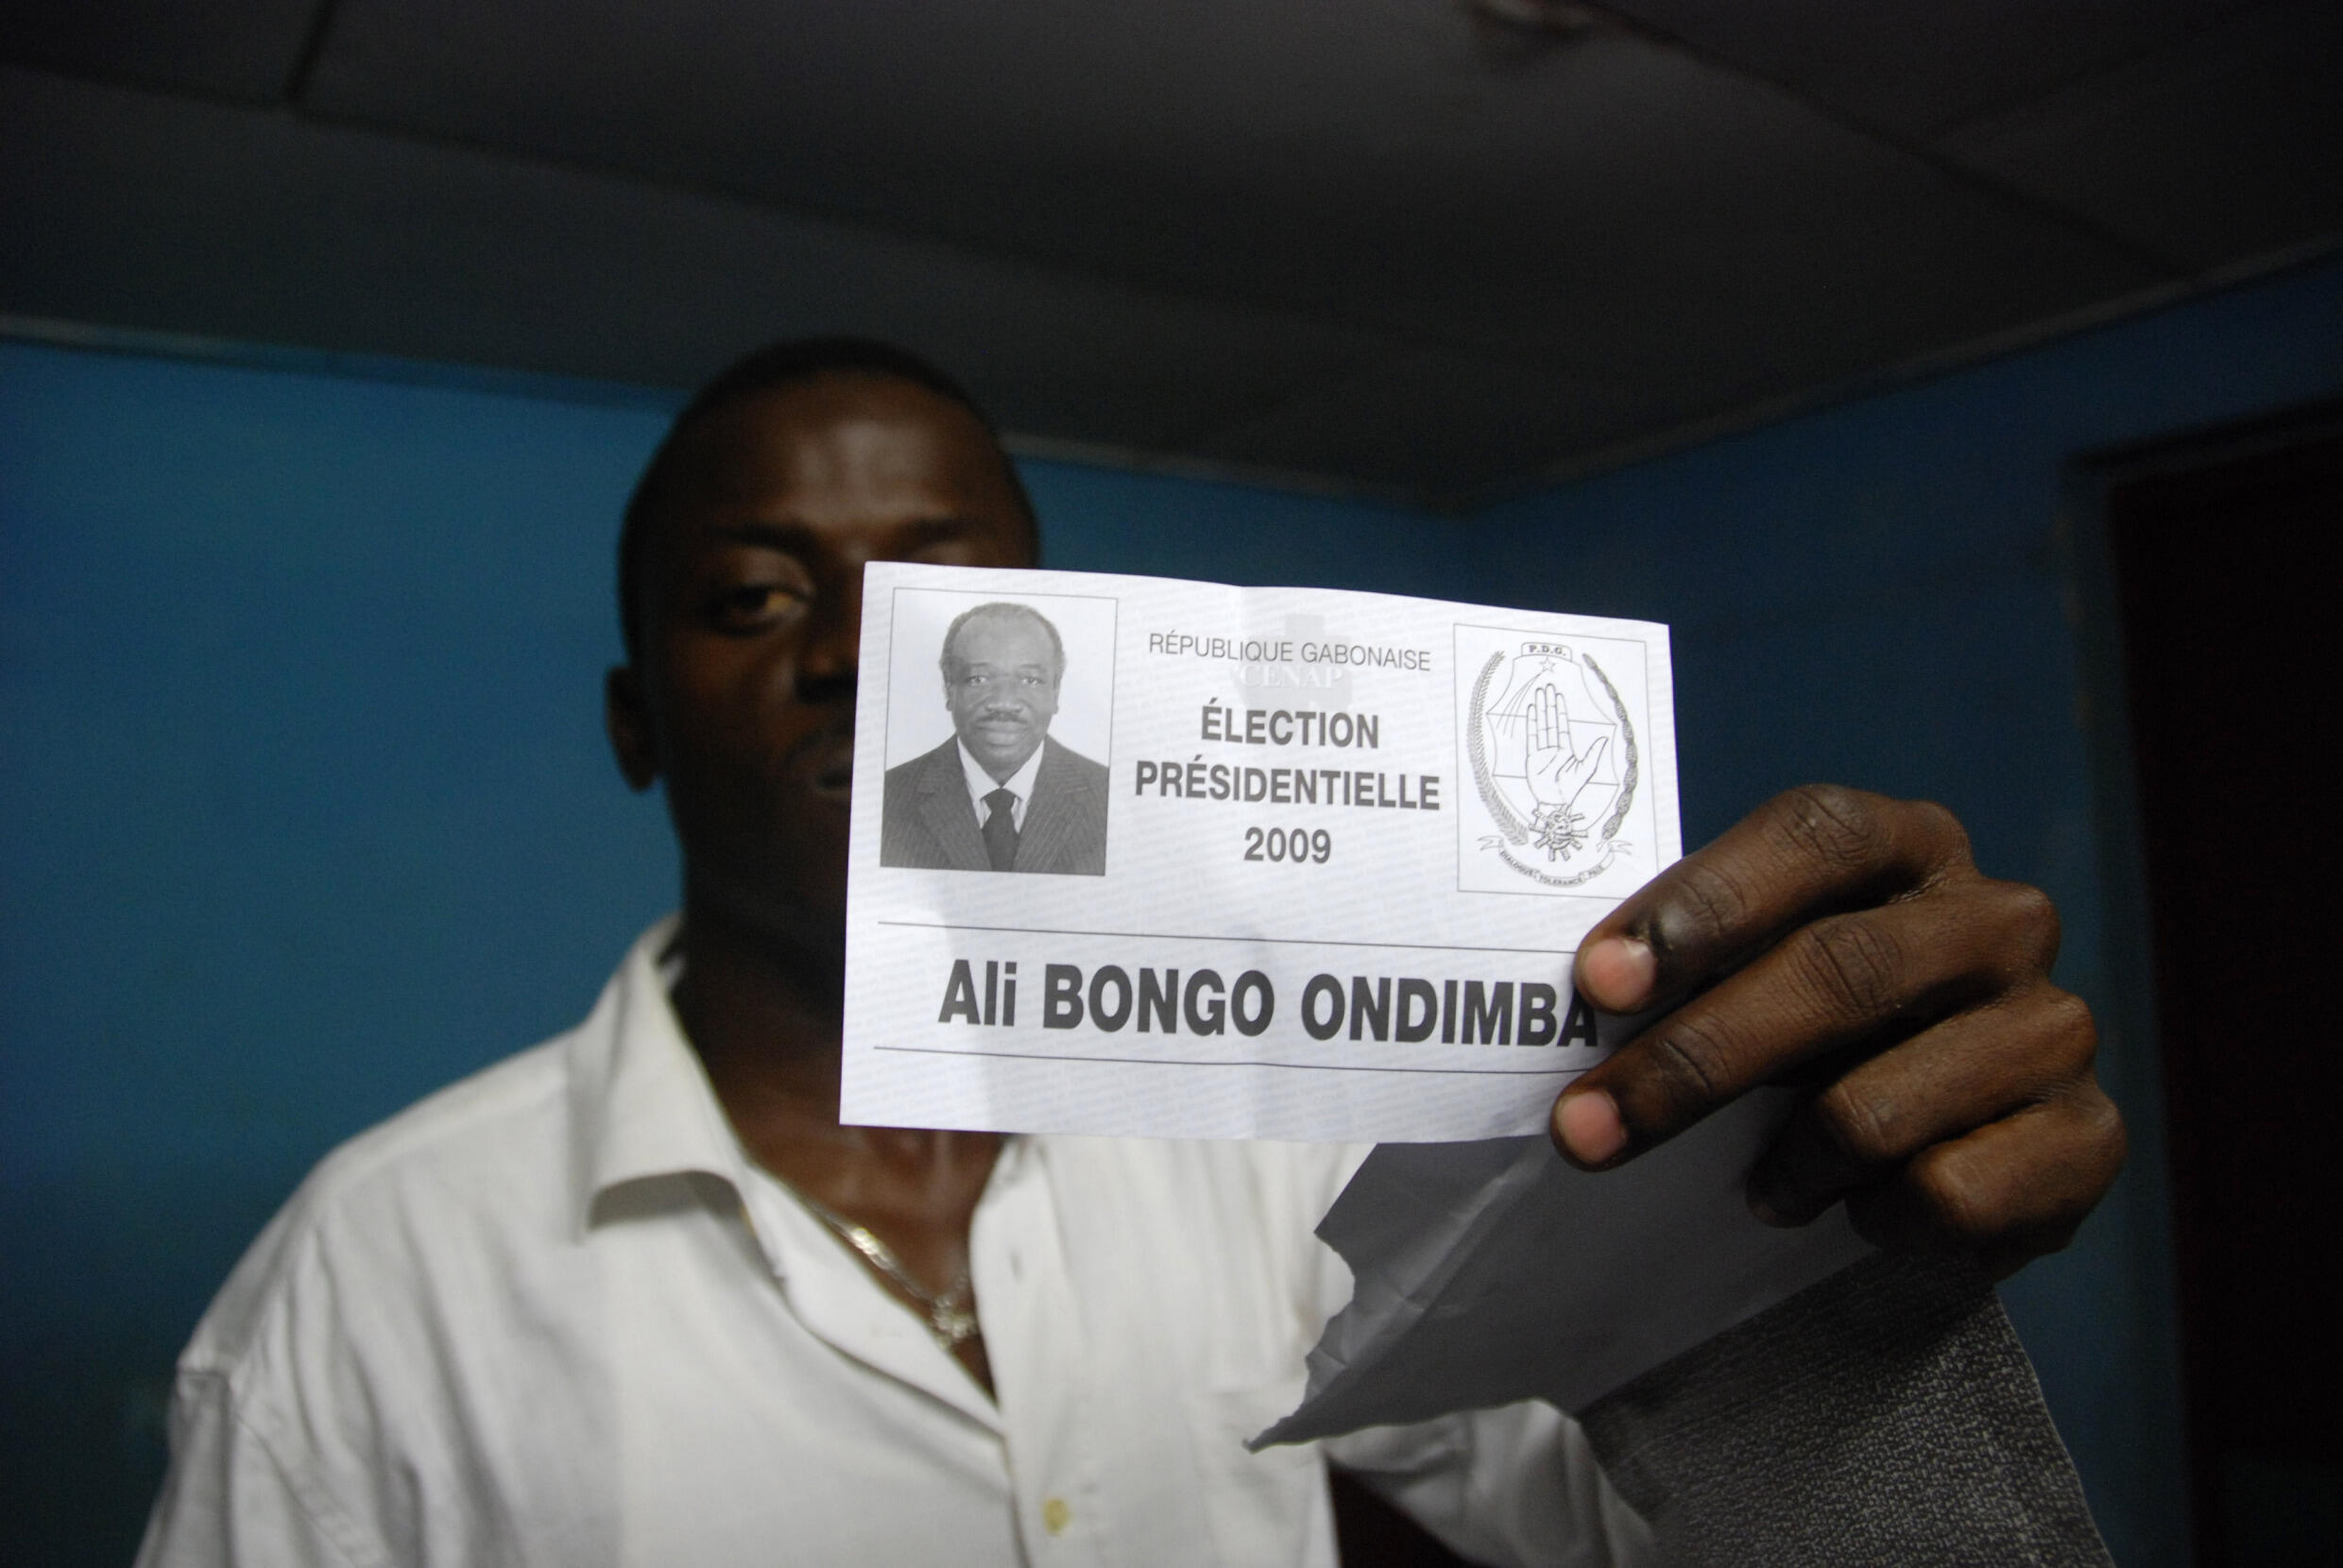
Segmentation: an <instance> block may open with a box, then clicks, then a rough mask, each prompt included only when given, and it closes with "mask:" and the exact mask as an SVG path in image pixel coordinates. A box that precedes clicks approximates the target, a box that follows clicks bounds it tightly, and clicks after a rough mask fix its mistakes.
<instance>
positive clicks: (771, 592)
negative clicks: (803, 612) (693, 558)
mask: <svg viewBox="0 0 2343 1568" xmlns="http://www.w3.org/2000/svg"><path fill="white" fill-rule="evenodd" d="M804 604H805V595H804V594H803V593H801V592H799V591H798V590H796V589H795V588H785V587H782V586H781V585H780V584H778V583H744V584H742V585H740V586H739V587H737V588H727V589H725V590H724V592H723V593H721V594H719V595H718V596H717V599H716V622H717V624H719V625H720V626H724V627H727V628H748V627H755V626H761V625H767V624H769V623H771V622H775V621H778V620H779V619H781V618H782V617H784V616H788V615H791V614H794V613H795V612H796V611H797V610H798V609H800V608H802V607H803V606H804Z"/></svg>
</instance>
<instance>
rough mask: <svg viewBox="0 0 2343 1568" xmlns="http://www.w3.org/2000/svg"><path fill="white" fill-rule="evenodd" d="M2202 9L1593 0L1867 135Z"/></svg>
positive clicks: (2105, 50) (2013, 1)
mask: <svg viewBox="0 0 2343 1568" xmlns="http://www.w3.org/2000/svg"><path fill="white" fill-rule="evenodd" d="M2206 3H2207V0H2046V3H2045V0H1959V3H1958V4H1949V5H1948V4H1935V5H1924V6H1908V5H1904V6H1898V5H1881V4H1880V3H1879V0H1604V9H1608V10H1612V11H1616V12H1618V13H1619V14H1620V15H1623V16H1627V17H1632V18H1633V19H1634V20H1636V21H1638V22H1642V23H1645V24H1648V25H1650V26H1653V27H1655V28H1657V29H1659V30H1660V31H1662V32H1663V33H1665V34H1667V35H1669V36H1671V37H1675V38H1680V39H1682V40H1684V41H1685V43H1690V44H1692V45H1694V46H1695V47H1697V48H1699V49H1701V50H1702V51H1703V52H1705V53H1707V54H1710V55H1712V56H1714V57H1716V58H1719V59H1720V60H1726V61H1730V62H1731V63H1732V64H1734V65H1735V66H1737V67H1740V68H1742V69H1745V70H1748V71H1750V72H1752V73H1753V74H1755V75H1757V76H1760V77H1766V78H1767V79H1769V80H1772V81H1776V82H1780V83H1782V84H1784V85H1786V86H1787V87H1789V88H1791V89H1792V90H1794V91H1795V92H1797V93H1798V94H1801V95H1802V96H1805V97H1808V98H1811V99H1813V100H1815V101H1816V102H1818V103H1822V104H1827V105H1830V106H1831V107H1833V108H1834V109H1837V110H1838V111H1843V112H1845V113H1847V114H1849V115H1851V116H1853V117H1854V118H1856V119H1857V120H1860V121H1862V122H1863V123H1865V124H1867V125H1873V126H1877V127H1880V128H1884V129H1888V130H1891V131H1893V132H1895V133H1897V134H1898V135H1903V136H1918V135H1926V134H1931V133H1934V132H1937V131H1940V130H1941V129H1944V128H1947V127H1949V126H1952V125H1955V124H1957V123H1958V122H1960V121H1962V120H1965V119H1968V118H1971V117H1972V116H1974V115H1976V114H1979V113H1982V112H1986V111H1992V110H1998V109H2003V108H2006V107H2008V106H2010V105H2011V104H2014V103H2019V102H2023V101H2024V100H2026V99H2027V98H2029V97H2032V96H2035V95H2037V94H2041V93H2044V92H2047V91H2049V90H2050V89H2052V88H2055V87H2058V86H2060V85H2061V84H2062V83H2064V82H2067V81H2071V80H2073V79H2075V78H2076V77H2081V76H2085V75H2088V74H2089V73H2091V72H2093V71H2096V70H2100V69H2103V68H2105V67H2107V66H2109V65H2112V64H2116V63H2118V62H2120V61H2122V60H2127V59H2129V58H2130V57H2131V56H2133V55H2136V54H2139V53H2142V52H2143V51H2146V50H2148V49H2152V48H2155V47H2158V46H2160V45H2162V44H2163V43H2168V42H2169V41H2171V40H2172V39H2173V38H2175V37H2177V36H2179V34H2180V32H2181V29H2182V27H2183V26H2186V25H2187V24H2188V22H2189V21H2190V19H2191V16H2192V11H2193V8H2197V7H2201V6H2203V5H2205V4H2206Z"/></svg>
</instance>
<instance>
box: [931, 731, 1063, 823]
mask: <svg viewBox="0 0 2343 1568" xmlns="http://www.w3.org/2000/svg"><path fill="white" fill-rule="evenodd" d="M952 743H953V744H954V745H955V746H957V747H958V748H959V750H960V771H961V772H962V773H963V774H964V775H966V777H967V780H968V798H969V799H970V800H972V801H974V802H975V803H976V814H977V817H978V818H979V820H982V819H983V815H984V797H985V796H986V795H988V794H991V793H993V792H994V791H995V790H1006V791H1008V792H1009V793H1011V794H1013V795H1015V796H1017V804H1018V810H1019V812H1020V813H1021V812H1022V811H1023V810H1024V808H1025V803H1026V802H1028V801H1030V800H1032V799H1033V798H1034V775H1035V774H1038V773H1039V772H1040V771H1041V754H1042V753H1043V752H1044V751H1047V750H1048V749H1049V746H1050V742H1049V741H1048V740H1047V739H1046V738H1045V739H1044V740H1043V741H1042V742H1041V744H1040V745H1037V746H1035V748H1034V754H1033V755H1032V756H1031V757H1028V758H1025V763H1024V765H1023V766H1022V767H1020V768H1018V770H1017V772H1015V773H1013V774H1011V775H1009V776H1008V777H1007V778H1004V779H1001V780H999V781H998V782H996V781H995V780H994V778H993V775H991V774H988V773H986V772H985V771H984V765H983V763H981V762H979V761H978V760H977V759H976V758H973V757H970V756H969V755H968V743H967V742H966V741H953V742H952Z"/></svg>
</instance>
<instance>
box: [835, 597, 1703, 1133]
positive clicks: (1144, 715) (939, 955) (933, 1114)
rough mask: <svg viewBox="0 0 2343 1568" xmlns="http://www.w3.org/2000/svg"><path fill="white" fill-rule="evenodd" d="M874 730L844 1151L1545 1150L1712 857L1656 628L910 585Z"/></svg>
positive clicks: (881, 603) (865, 671)
mask: <svg viewBox="0 0 2343 1568" xmlns="http://www.w3.org/2000/svg"><path fill="white" fill-rule="evenodd" d="M857 704H858V706H857V719H856V727H855V745H854V792H853V808H852V811H853V815H852V828H851V835H850V848H849V854H850V857H851V859H850V862H849V865H850V874H849V882H848V895H847V984H846V996H847V1001H846V1018H845V1039H844V1053H843V1054H844V1085H843V1095H842V1101H841V1114H842V1116H844V1118H845V1119H846V1120H847V1122H849V1123H857V1124H864V1125H888V1126H913V1127H937V1128H965V1129H972V1130H989V1131H999V1132H1026V1133H1040V1132H1050V1133H1114V1134H1137V1135H1143V1136H1158V1137H1215V1138H1283V1139H1339V1140H1344V1141H1352V1140H1360V1141H1364V1140H1375V1141H1387V1142H1388V1141H1405V1142H1428V1141H1440V1140H1456V1139H1486V1138H1493V1137H1501V1136H1504V1135H1507V1134H1518V1133H1530V1132H1532V1131H1535V1130H1537V1129H1539V1128H1542V1127H1543V1126H1544V1125H1545V1121H1546V1117H1547V1115H1548V1110H1549V1108H1550V1107H1551V1105H1552V1103H1553V1100H1554V1097H1555V1095H1556V1094H1557V1093H1558V1092H1559V1091H1560V1090H1561V1089H1562V1087H1563V1086H1564V1085H1565V1084H1566V1083H1567V1082H1570V1081H1571V1080H1572V1079H1573V1078H1576V1077H1577V1076H1578V1075H1580V1074H1581V1073H1583V1072H1585V1071H1586V1070H1587V1069H1588V1068H1590V1067H1592V1066H1593V1065H1596V1064H1597V1063H1598V1062H1599V1061H1600V1060H1602V1058H1603V1056H1604V1055H1605V1054H1606V1053H1607V1052H1608V1051H1609V1050H1610V1049H1611V1048H1613V1047H1615V1046H1616V1044H1617V1043H1618V1039H1617V1034H1616V1031H1617V1030H1618V1028H1619V1026H1618V1025H1617V1024H1616V1022H1615V1021H1613V1020H1608V1019H1598V1018H1597V1017H1596V1016H1595V1014H1593V1012H1592V1010H1591V1009H1589V1008H1588V1007H1586V1006H1585V1005H1584V1004H1583V1003H1582V1002H1581V1001H1580V1000H1579V999H1578V998H1577V997H1575V996H1574V995H1573V993H1572V990H1571V985H1570V970H1571V961H1572V956H1573V954H1574V953H1575V951H1576V949H1577V947H1578V945H1579V942H1580V940H1581V939H1582V937H1583V935H1584V934H1585V933H1586V931H1587V930H1588V929H1590V928H1591V927H1592V926H1593V925H1594V924H1595V922H1596V921H1598V920H1599V919H1600V918H1601V917H1602V915H1603V914H1604V913H1605V912H1608V911H1609V910H1611V909H1612V908H1614V907H1615V906H1616V904H1617V903H1618V901H1619V900H1620V899H1621V898H1623V897H1625V896H1626V895H1628V894H1630V893H1632V892H1633V891H1634V890H1635V889H1636V888H1637V887H1639V886H1641V885H1642V884H1643V883H1644V882H1646V881H1647V880H1649V879H1650V877H1651V876H1652V875H1653V874H1654V873H1655V872H1657V871H1658V870H1659V869H1660V868H1661V867H1663V866H1666V865H1667V864H1668V863H1669V862H1670V861H1674V860H1675V859H1677V857H1678V855H1679V854H1680V852H1681V848H1680V840H1679V831H1678V826H1677V800H1676V742H1675V725H1674V716H1673V712H1672V707H1671V688H1670V679H1669V670H1668V647H1667V628H1666V627H1664V626H1659V625H1654V624H1651V623H1649V622H1637V621H1616V620H1604V619H1597V618H1592V617H1586V616H1575V615H1559V614H1550V613H1543V612H1538V611H1531V610H1519V609H1496V608H1489V607H1483V606H1476V605H1454V604H1444V603H1440V602H1437V601H1433V600H1427V599H1410V598H1399V597H1394V596H1390V595H1384V594H1372V593H1350V592H1340V591H1335V590H1331V589H1325V588H1232V587H1228V586H1225V585H1222V584H1214V583H1195V582H1179V581H1171V580H1166V579H1161V578H1149V577H1122V576H1106V575H1093V574H1087V573H1075V572H1060V571H983V570H977V569H972V568H959V567H943V566H929V565H918V564H912V563H895V562H882V563H874V564H872V565H871V566H869V567H868V568H867V569H866V571H865V574H864V608H863V640H862V666H861V678H860V687H859V692H858V698H857Z"/></svg>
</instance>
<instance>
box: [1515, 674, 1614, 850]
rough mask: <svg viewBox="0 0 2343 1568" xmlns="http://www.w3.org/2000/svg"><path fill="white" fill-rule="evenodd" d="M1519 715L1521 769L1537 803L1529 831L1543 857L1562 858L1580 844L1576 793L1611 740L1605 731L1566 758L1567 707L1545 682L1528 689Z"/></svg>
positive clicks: (1582, 833)
mask: <svg viewBox="0 0 2343 1568" xmlns="http://www.w3.org/2000/svg"><path fill="white" fill-rule="evenodd" d="M1521 713H1522V718H1523V720H1524V723H1523V724H1522V748H1523V756H1522V770H1521V771H1522V773H1523V775H1525V776H1526V777H1527V779H1528V781H1529V785H1530V793H1531V796H1532V797H1534V798H1535V799H1536V801H1537V803H1538V806H1537V814H1536V815H1535V816H1533V817H1531V819H1530V827H1531V832H1532V833H1533V834H1534V835H1535V836H1536V837H1535V842H1536V844H1537V845H1538V847H1540V848H1542V849H1544V850H1545V851H1546V858H1547V859H1548V860H1549V861H1552V860H1567V859H1569V857H1570V854H1571V852H1572V851H1573V850H1576V849H1578V848H1581V847H1582V846H1583V845H1584V844H1585V843H1586V839H1587V827H1586V813H1585V812H1582V811H1581V810H1579V809H1578V801H1579V796H1580V795H1581V794H1582V793H1584V792H1585V790H1586V788H1587V786H1588V785H1590V784H1592V783H1594V782H1595V780H1596V775H1597V774H1598V773H1599V772H1600V771H1601V768H1602V759H1603V758H1604V757H1605V756H1607V755H1608V754H1609V753H1610V750H1611V738H1610V737H1609V736H1607V735H1606V736H1604V737H1602V738H1601V739H1600V740H1598V741H1595V743H1594V744H1593V745H1590V746H1588V747H1587V748H1586V750H1585V752H1584V754H1583V755H1581V756H1576V757H1574V756H1572V755H1571V754H1570V724H1569V710H1568V708H1567V707H1565V706H1564V701H1563V695H1562V693H1561V691H1559V690H1556V689H1555V688H1554V686H1553V685H1552V684H1551V683H1550V682H1548V683H1547V684H1544V685H1540V686H1538V687H1536V688H1535V689H1533V690H1531V693H1530V700H1529V701H1528V702H1526V703H1524V704H1523V705H1522V709H1521Z"/></svg>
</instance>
